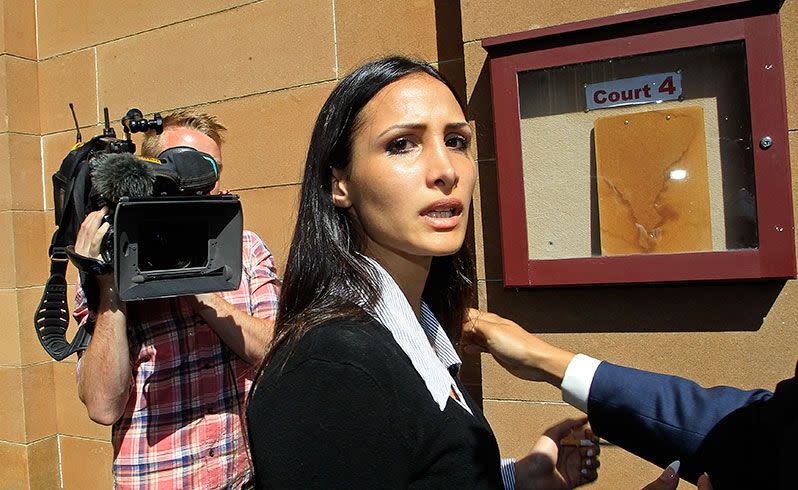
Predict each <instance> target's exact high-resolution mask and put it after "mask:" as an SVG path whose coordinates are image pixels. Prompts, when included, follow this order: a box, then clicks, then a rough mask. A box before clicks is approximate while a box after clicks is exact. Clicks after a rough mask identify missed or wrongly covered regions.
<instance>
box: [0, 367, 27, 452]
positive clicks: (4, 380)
mask: <svg viewBox="0 0 798 490" xmlns="http://www.w3.org/2000/svg"><path fill="white" fill-rule="evenodd" d="M0 391H2V393H3V396H2V397H0V441H11V442H17V443H24V442H25V405H24V392H23V389H22V369H20V368H16V367H0ZM0 466H2V465H0Z"/></svg>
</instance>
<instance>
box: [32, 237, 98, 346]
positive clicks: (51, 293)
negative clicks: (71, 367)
mask: <svg viewBox="0 0 798 490" xmlns="http://www.w3.org/2000/svg"><path fill="white" fill-rule="evenodd" d="M57 234H58V231H56V235H57ZM53 238H55V236H54V237H53ZM68 264H69V259H68V257H67V254H66V251H65V249H64V247H51V252H50V278H49V279H47V283H45V285H44V292H43V293H42V299H41V301H40V302H39V306H38V307H37V308H36V313H35V315H34V317H33V322H34V326H35V327H36V335H37V336H38V337H39V342H40V343H41V344H42V347H44V350H45V351H47V353H48V354H50V356H51V357H52V358H53V359H55V360H56V361H61V360H63V359H66V358H67V357H69V356H70V355H72V354H73V353H75V352H78V351H82V350H85V349H86V347H88V345H89V340H91V334H89V332H88V330H87V329H86V328H84V327H80V328H79V329H78V331H77V333H76V334H75V338H73V339H72V342H67V339H66V331H67V327H69V316H70V312H69V305H68V304H67V280H66V270H67V265H68Z"/></svg>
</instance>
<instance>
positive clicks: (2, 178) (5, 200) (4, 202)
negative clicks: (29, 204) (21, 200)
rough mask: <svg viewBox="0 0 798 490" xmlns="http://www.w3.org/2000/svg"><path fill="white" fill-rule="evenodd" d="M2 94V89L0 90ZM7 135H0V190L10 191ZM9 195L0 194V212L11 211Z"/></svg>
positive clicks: (9, 154)
mask: <svg viewBox="0 0 798 490" xmlns="http://www.w3.org/2000/svg"><path fill="white" fill-rule="evenodd" d="M0 93H2V89H0ZM9 137H10V134H9V133H0V189H11V152H10V148H9V141H8V140H9ZM11 195H12V193H11V192H9V191H8V190H7V191H6V192H2V193H0V211H8V210H9V209H11Z"/></svg>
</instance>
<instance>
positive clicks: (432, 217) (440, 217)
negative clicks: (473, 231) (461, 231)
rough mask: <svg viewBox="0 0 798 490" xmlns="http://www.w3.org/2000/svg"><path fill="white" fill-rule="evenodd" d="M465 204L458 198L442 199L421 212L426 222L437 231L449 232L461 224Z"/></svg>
mask: <svg viewBox="0 0 798 490" xmlns="http://www.w3.org/2000/svg"><path fill="white" fill-rule="evenodd" d="M462 214H463V203H462V202H461V201H460V200H459V199H456V198H447V199H440V200H438V201H435V202H434V203H432V204H431V205H429V206H427V207H426V208H424V210H423V211H421V216H422V217H423V218H424V220H425V221H426V222H427V224H429V225H430V226H432V227H433V228H435V229H436V230H449V229H452V228H454V227H456V226H457V224H458V223H460V218H461V217H462Z"/></svg>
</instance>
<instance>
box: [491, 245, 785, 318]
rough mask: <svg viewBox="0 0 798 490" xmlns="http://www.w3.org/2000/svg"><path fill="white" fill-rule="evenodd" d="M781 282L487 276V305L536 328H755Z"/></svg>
mask: <svg viewBox="0 0 798 490" xmlns="http://www.w3.org/2000/svg"><path fill="white" fill-rule="evenodd" d="M491 241H492V240H491ZM486 246H488V245H487V244H486ZM782 287H784V281H778V282H774V281H769V282H757V283H744V284H674V285H656V284H653V285H639V286H594V287H579V288H546V289H536V290H532V289H527V290H519V289H505V288H504V286H503V284H502V283H501V281H495V282H494V281H491V282H489V283H488V287H487V290H488V291H487V293H488V294H487V297H488V301H487V304H488V310H489V311H491V312H493V313H497V314H499V315H502V316H505V317H507V318H510V319H512V320H514V321H515V322H517V323H518V324H520V325H525V326H526V328H527V329H529V330H531V331H534V332H536V333H544V332H545V333H576V332H579V333H583V332H729V331H755V330H758V329H759V328H760V327H761V326H762V320H763V318H764V317H765V316H766V315H767V313H768V311H769V310H770V308H771V307H772V306H773V303H774V302H775V301H776V298H777V297H778V295H779V292H780V291H781V289H782Z"/></svg>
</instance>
